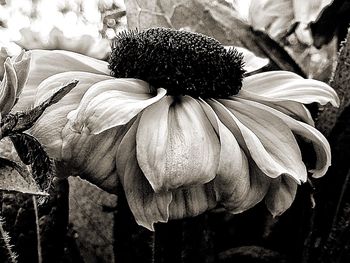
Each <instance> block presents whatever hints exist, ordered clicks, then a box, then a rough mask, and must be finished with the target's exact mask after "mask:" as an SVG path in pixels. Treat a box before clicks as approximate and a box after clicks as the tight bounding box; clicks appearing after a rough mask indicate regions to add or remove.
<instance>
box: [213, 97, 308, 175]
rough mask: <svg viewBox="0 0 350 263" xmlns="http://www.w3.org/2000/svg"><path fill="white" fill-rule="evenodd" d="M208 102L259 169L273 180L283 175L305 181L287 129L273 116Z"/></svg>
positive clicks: (248, 109) (298, 151)
mask: <svg viewBox="0 0 350 263" xmlns="http://www.w3.org/2000/svg"><path fill="white" fill-rule="evenodd" d="M220 101H221V102H222V103H224V105H225V106H224V105H222V104H221V103H219V102H217V101H211V102H210V105H211V106H212V107H213V109H214V110H215V112H216V113H217V115H218V116H219V118H220V120H221V121H222V122H223V123H224V124H225V125H226V126H227V127H228V128H229V129H230V131H231V132H232V133H233V134H234V135H235V137H236V138H237V141H238V142H239V144H240V146H241V147H242V148H244V149H245V152H246V154H249V155H250V156H251V157H252V159H253V160H254V161H255V162H256V164H257V166H258V167H259V169H260V170H261V171H262V172H264V173H265V174H266V175H267V176H270V177H272V178H275V177H278V176H280V175H282V174H286V175H289V176H291V177H292V178H294V179H295V180H296V181H297V182H300V181H306V175H307V174H306V168H305V166H304V163H303V162H302V160H301V153H300V150H299V147H298V145H297V143H296V141H295V138H294V136H293V134H292V132H291V131H290V129H289V127H288V126H287V125H286V124H284V123H283V122H282V121H281V120H280V119H278V118H276V117H275V116H273V115H272V114H270V113H268V112H266V111H261V110H257V109H256V108H253V107H246V105H245V104H242V103H241V104H239V103H236V102H233V101H228V100H220Z"/></svg>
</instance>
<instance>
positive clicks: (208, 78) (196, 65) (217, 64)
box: [109, 28, 244, 98]
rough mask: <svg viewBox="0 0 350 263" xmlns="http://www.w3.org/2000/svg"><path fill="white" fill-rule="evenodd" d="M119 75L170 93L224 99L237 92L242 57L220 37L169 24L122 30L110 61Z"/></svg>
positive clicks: (111, 66) (111, 67)
mask: <svg viewBox="0 0 350 263" xmlns="http://www.w3.org/2000/svg"><path fill="white" fill-rule="evenodd" d="M109 63H110V64H109V68H110V70H111V75H112V76H114V77H116V78H138V79H142V80H144V81H147V82H149V83H150V84H151V85H152V86H154V87H156V88H158V87H162V88H165V89H167V93H168V94H169V95H191V96H194V97H203V98H208V97H212V98H224V97H227V96H231V95H235V94H237V93H238V91H239V90H240V88H241V86H242V79H243V74H244V70H243V56H242V54H240V53H239V52H238V51H237V50H236V49H234V48H232V49H229V50H227V49H225V48H224V46H222V45H221V44H220V42H218V41H217V40H215V39H213V38H211V37H208V36H205V35H202V34H197V33H192V32H187V31H178V30H175V29H168V28H151V29H147V30H144V31H141V32H139V31H125V32H122V33H120V34H119V35H118V36H117V37H116V39H115V42H114V44H113V51H112V54H111V58H110V61H109Z"/></svg>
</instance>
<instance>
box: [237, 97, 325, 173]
mask: <svg viewBox="0 0 350 263" xmlns="http://www.w3.org/2000/svg"><path fill="white" fill-rule="evenodd" d="M236 100H241V99H239V98H236ZM244 103H245V104H247V105H252V106H254V107H256V108H258V109H261V110H265V111H268V112H270V113H271V114H274V115H275V116H277V117H278V118H280V119H282V120H283V122H284V123H285V124H286V125H288V127H289V128H290V129H291V130H292V131H293V133H294V134H297V135H299V136H301V137H303V138H305V139H306V140H308V141H311V142H312V144H313V147H314V150H315V153H316V167H315V169H312V170H310V172H311V173H312V174H313V177H316V178H317V177H321V176H323V175H324V174H325V173H326V172H327V170H328V167H329V166H330V165H331V149H330V145H329V143H328V141H327V139H326V138H325V137H324V136H323V135H322V133H320V132H319V131H318V130H316V129H315V128H314V127H312V126H310V125H308V124H305V123H303V122H300V121H297V120H294V119H293V118H291V117H289V116H287V115H285V114H283V113H282V112H279V111H278V110H276V109H273V108H271V107H268V106H266V105H263V104H260V103H257V102H253V101H244Z"/></svg>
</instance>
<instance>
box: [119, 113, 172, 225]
mask: <svg viewBox="0 0 350 263" xmlns="http://www.w3.org/2000/svg"><path fill="white" fill-rule="evenodd" d="M138 125H139V118H138V119H137V120H136V121H135V122H134V123H133V125H132V126H131V128H130V130H129V131H128V132H127V133H126V135H125V136H124V138H123V140H122V141H121V144H120V146H119V148H118V153H117V157H116V160H117V161H116V162H117V164H116V165H117V171H118V175H119V177H120V181H121V183H122V185H123V189H124V192H125V196H126V199H127V201H128V204H129V207H130V210H131V212H132V213H133V215H134V217H135V219H136V222H137V223H138V224H139V225H141V226H144V227H146V228H147V229H149V230H152V231H153V230H154V227H153V225H154V223H157V222H167V221H168V219H169V204H170V202H171V200H172V194H171V192H161V193H155V192H154V191H153V189H152V187H151V185H150V184H149V182H148V181H147V179H146V178H145V176H144V175H143V173H142V171H141V169H140V167H139V166H138V163H137V159H136V131H137V126H138Z"/></svg>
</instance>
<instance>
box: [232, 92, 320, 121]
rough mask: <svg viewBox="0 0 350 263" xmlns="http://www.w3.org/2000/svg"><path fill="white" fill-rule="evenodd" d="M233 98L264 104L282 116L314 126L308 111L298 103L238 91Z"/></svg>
mask: <svg viewBox="0 0 350 263" xmlns="http://www.w3.org/2000/svg"><path fill="white" fill-rule="evenodd" d="M234 97H236V98H243V99H247V100H252V101H256V102H259V103H262V104H265V105H266V106H269V107H271V108H274V109H276V110H278V111H281V112H283V113H284V114H287V115H288V116H291V117H293V118H294V119H299V120H301V121H303V122H306V123H307V124H309V125H311V126H314V125H315V123H314V120H313V119H312V116H311V113H310V111H309V110H308V109H307V108H306V107H305V106H304V105H303V104H302V103H300V102H296V101H292V100H283V99H276V98H269V97H264V96H262V95H257V94H256V93H252V92H249V91H246V90H240V91H239V93H238V94H237V95H236V96H234ZM232 98H233V97H232Z"/></svg>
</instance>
